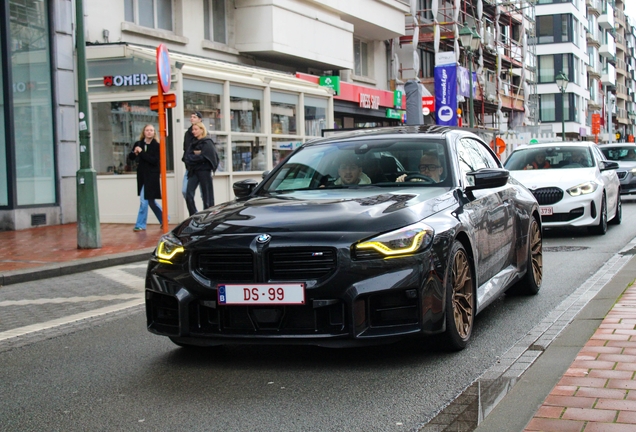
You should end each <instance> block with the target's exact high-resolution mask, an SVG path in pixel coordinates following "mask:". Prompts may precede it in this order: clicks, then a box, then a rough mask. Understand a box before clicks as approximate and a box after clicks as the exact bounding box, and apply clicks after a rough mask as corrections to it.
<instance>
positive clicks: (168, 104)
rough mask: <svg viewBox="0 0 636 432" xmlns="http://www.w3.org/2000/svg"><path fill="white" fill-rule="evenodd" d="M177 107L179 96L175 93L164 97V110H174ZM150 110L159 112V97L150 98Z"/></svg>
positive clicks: (166, 94)
mask: <svg viewBox="0 0 636 432" xmlns="http://www.w3.org/2000/svg"><path fill="white" fill-rule="evenodd" d="M176 106H177V95H176V94H174V93H165V94H164V95H163V108H164V109H167V108H174V107H176ZM150 109H151V110H152V111H159V96H156V95H155V96H150Z"/></svg>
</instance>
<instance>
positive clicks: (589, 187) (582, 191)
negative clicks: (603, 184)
mask: <svg viewBox="0 0 636 432" xmlns="http://www.w3.org/2000/svg"><path fill="white" fill-rule="evenodd" d="M597 187H598V185H597V184H596V183H594V182H587V183H583V184H580V185H578V186H574V187H571V188H570V189H568V191H567V192H568V193H569V194H570V195H572V196H573V197H575V196H579V195H586V194H591V193H592V192H594V191H595V190H596V188H597Z"/></svg>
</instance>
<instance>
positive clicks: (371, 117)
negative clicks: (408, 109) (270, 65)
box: [296, 73, 405, 129]
mask: <svg viewBox="0 0 636 432" xmlns="http://www.w3.org/2000/svg"><path fill="white" fill-rule="evenodd" d="M296 76H297V77H298V78H300V79H303V80H306V81H309V82H313V83H317V84H322V85H326V84H325V82H327V83H328V84H327V85H328V86H329V88H331V89H332V90H333V91H334V92H335V95H334V97H333V99H334V103H333V111H334V129H359V128H370V127H383V126H398V125H400V124H402V119H403V116H404V111H403V110H404V108H405V105H404V98H403V95H402V94H401V93H400V92H392V91H387V90H379V89H376V88H373V87H366V86H360V85H355V84H351V83H347V82H340V81H339V79H338V77H318V76H315V75H308V74H303V73H297V74H296ZM325 78H328V79H327V80H325Z"/></svg>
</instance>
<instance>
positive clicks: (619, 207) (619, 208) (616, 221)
mask: <svg viewBox="0 0 636 432" xmlns="http://www.w3.org/2000/svg"><path fill="white" fill-rule="evenodd" d="M622 220H623V200H622V199H621V194H620V191H619V192H618V198H617V201H616V214H615V215H614V217H613V218H612V220H611V221H609V223H611V224H612V225H620V224H621V221H622Z"/></svg>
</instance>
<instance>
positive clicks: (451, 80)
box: [435, 64, 457, 126]
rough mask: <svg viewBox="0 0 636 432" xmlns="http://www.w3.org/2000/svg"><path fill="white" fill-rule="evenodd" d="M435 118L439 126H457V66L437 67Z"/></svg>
mask: <svg viewBox="0 0 636 432" xmlns="http://www.w3.org/2000/svg"><path fill="white" fill-rule="evenodd" d="M435 109H436V111H435V117H436V120H437V124H438V125H444V126H457V66H456V65H454V64H449V65H443V66H435Z"/></svg>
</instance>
